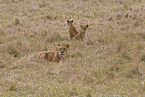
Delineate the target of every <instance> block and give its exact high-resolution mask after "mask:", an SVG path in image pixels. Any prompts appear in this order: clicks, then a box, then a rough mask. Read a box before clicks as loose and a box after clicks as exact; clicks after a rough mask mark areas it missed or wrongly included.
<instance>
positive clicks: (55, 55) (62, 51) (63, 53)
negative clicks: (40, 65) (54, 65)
mask: <svg viewBox="0 0 145 97" xmlns="http://www.w3.org/2000/svg"><path fill="white" fill-rule="evenodd" d="M57 47H58V48H57V51H42V52H40V54H39V58H41V59H46V60H47V61H48V62H59V61H60V60H63V59H65V58H66V57H67V56H68V54H67V50H68V48H69V45H68V44H62V45H60V44H58V46H57Z"/></svg>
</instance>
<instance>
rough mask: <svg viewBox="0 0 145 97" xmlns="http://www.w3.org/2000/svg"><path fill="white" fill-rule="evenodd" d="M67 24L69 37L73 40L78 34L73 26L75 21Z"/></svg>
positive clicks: (68, 21)
mask: <svg viewBox="0 0 145 97" xmlns="http://www.w3.org/2000/svg"><path fill="white" fill-rule="evenodd" d="M67 24H68V26H69V36H70V39H71V40H72V39H73V38H74V37H75V36H76V35H77V34H78V31H77V30H76V28H75V27H74V26H73V20H67Z"/></svg>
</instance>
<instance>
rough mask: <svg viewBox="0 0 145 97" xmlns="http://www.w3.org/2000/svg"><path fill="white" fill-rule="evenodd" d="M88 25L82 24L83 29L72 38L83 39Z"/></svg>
mask: <svg viewBox="0 0 145 97" xmlns="http://www.w3.org/2000/svg"><path fill="white" fill-rule="evenodd" d="M88 27H89V25H81V31H80V32H79V33H78V34H77V35H76V36H75V37H74V38H73V39H72V40H74V39H77V40H81V41H83V39H84V37H85V35H86V32H87V29H88Z"/></svg>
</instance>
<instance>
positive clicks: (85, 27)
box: [81, 25, 89, 32]
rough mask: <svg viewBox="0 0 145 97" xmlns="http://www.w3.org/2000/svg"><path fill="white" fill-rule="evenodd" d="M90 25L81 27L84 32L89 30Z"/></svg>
mask: <svg viewBox="0 0 145 97" xmlns="http://www.w3.org/2000/svg"><path fill="white" fill-rule="evenodd" d="M88 27H89V25H81V29H82V31H84V32H85V31H86V30H87V29H88Z"/></svg>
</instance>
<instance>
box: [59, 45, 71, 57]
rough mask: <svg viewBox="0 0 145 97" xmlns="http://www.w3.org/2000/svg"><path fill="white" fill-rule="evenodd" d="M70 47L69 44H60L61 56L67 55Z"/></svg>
mask: <svg viewBox="0 0 145 97" xmlns="http://www.w3.org/2000/svg"><path fill="white" fill-rule="evenodd" d="M68 48H69V45H68V44H65V45H64V44H62V45H60V44H58V53H59V55H60V56H61V57H63V58H64V57H66V56H67V49H68Z"/></svg>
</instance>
